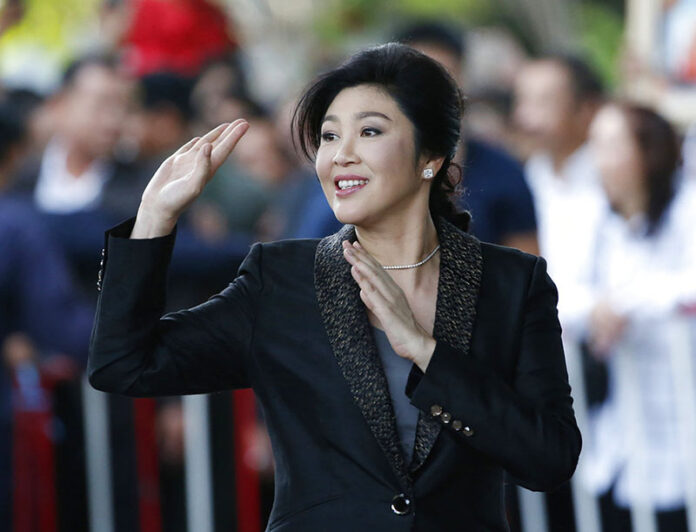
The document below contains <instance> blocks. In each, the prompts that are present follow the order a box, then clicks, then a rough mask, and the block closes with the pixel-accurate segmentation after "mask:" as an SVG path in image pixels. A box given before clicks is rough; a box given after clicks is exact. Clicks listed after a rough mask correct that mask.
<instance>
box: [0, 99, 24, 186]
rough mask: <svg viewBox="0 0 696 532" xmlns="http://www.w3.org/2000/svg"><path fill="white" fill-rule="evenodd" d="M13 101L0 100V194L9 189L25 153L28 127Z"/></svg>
mask: <svg viewBox="0 0 696 532" xmlns="http://www.w3.org/2000/svg"><path fill="white" fill-rule="evenodd" d="M22 118H23V115H22V114H21V113H20V112H18V110H17V108H16V107H15V106H14V105H13V104H12V102H11V101H7V100H5V101H0V194H2V193H3V192H4V191H5V189H7V188H8V187H9V185H10V182H11V180H12V176H13V175H14V172H15V170H16V168H17V166H18V165H19V163H20V162H21V159H22V157H23V155H24V151H25V150H24V141H25V137H26V127H25V124H24V121H23V119H22Z"/></svg>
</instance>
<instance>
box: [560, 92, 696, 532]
mask: <svg viewBox="0 0 696 532" xmlns="http://www.w3.org/2000/svg"><path fill="white" fill-rule="evenodd" d="M590 146H591V149H592V150H593V152H594V155H595V157H596V160H597V163H598V165H599V169H600V172H601V178H602V186H603V188H604V192H605V194H606V198H607V200H608V205H609V206H610V209H609V210H608V212H607V213H606V214H605V216H604V220H603V223H602V230H601V232H600V233H599V234H598V235H597V243H596V250H595V253H594V255H593V259H594V261H593V264H592V265H590V266H589V267H588V268H587V273H588V279H587V282H586V286H585V287H584V294H581V293H579V294H577V297H575V298H574V302H575V305H576V308H575V309H574V311H573V313H572V314H574V316H572V318H569V320H568V321H567V322H566V323H564V329H565V330H566V331H568V332H572V331H573V330H574V331H575V334H576V335H579V336H584V337H585V338H587V339H588V341H589V344H590V346H591V350H592V353H593V354H594V356H595V357H596V358H597V359H599V360H601V361H604V362H606V367H607V370H608V376H609V379H608V382H609V386H608V395H607V397H606V399H605V400H604V402H603V403H602V404H601V405H599V407H598V408H596V409H595V410H594V411H593V412H592V413H591V414H592V415H591V417H590V422H591V424H590V426H589V427H588V429H591V430H588V433H589V435H590V436H589V439H588V442H589V445H588V449H587V453H586V455H585V459H584V462H583V467H582V471H583V474H582V475H581V477H582V478H583V479H584V481H585V483H586V485H587V486H588V487H589V489H590V490H591V491H592V492H594V493H595V494H597V495H604V497H603V498H602V503H603V517H604V523H605V530H628V529H630V507H631V506H633V505H647V506H648V507H650V508H652V509H654V510H656V511H657V522H658V524H659V528H660V530H664V531H669V532H678V531H679V530H687V527H686V520H685V515H684V510H683V508H684V506H685V501H686V499H687V496H688V493H689V492H692V491H691V490H693V489H696V483H695V482H694V475H693V463H694V460H696V453H695V452H694V448H695V444H696V442H694V441H693V437H691V436H690V432H689V431H690V426H692V427H693V426H694V425H693V422H690V420H689V418H690V417H691V416H692V415H693V413H692V414H689V413H688V411H686V412H685V411H684V410H683V409H682V406H684V401H687V402H689V399H688V397H689V395H688V393H689V389H691V390H693V387H694V386H696V375H680V373H684V371H683V369H681V368H680V361H679V359H680V357H682V356H686V357H687V358H688V357H691V358H693V356H694V353H696V350H695V349H696V346H694V345H693V329H694V328H693V324H689V323H688V322H684V326H685V327H686V328H687V329H689V328H690V329H691V330H692V332H691V333H690V334H691V335H692V336H691V337H690V338H691V339H690V340H689V341H690V342H691V346H690V352H683V349H679V348H675V342H674V338H675V336H674V335H675V327H678V326H679V325H678V324H679V323H680V322H679V321H678V320H679V314H680V310H681V308H682V307H683V306H685V305H688V304H693V303H694V302H696V238H695V237H694V224H695V223H696V194H695V192H696V191H695V190H694V185H693V184H692V183H689V182H688V181H684V182H680V180H679V179H678V177H679V176H680V174H679V172H678V171H677V169H678V164H679V143H678V140H677V135H676V133H675V131H674V130H673V128H672V127H671V126H670V124H669V123H668V122H667V121H666V120H665V119H664V118H662V117H661V116H659V115H658V114H656V113H655V112H654V111H652V110H650V109H646V108H643V107H640V106H636V105H633V104H626V103H621V102H613V103H610V104H607V105H605V106H604V107H603V108H602V109H601V110H600V111H599V112H598V114H597V116H596V117H595V119H594V122H593V123H592V127H591V129H590ZM691 321H693V320H691ZM677 334H678V332H677ZM687 349H689V346H688V344H687ZM688 364H689V363H688V360H687V366H686V367H687V368H688V367H689V366H688ZM683 377H685V378H686V382H687V383H688V384H687V389H686V390H685V389H684V388H681V389H680V388H679V381H680V379H681V378H683ZM689 387H690V388H689ZM690 406H693V405H690ZM692 412H693V410H692ZM689 484H691V486H689ZM692 493H693V492H692Z"/></svg>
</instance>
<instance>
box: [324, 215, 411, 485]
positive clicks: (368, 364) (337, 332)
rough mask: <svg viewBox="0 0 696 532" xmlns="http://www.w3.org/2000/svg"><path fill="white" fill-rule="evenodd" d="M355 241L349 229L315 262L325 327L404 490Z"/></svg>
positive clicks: (333, 238) (405, 481)
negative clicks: (352, 252) (348, 255)
mask: <svg viewBox="0 0 696 532" xmlns="http://www.w3.org/2000/svg"><path fill="white" fill-rule="evenodd" d="M343 240H349V241H350V242H354V241H355V240H356V236H355V228H354V227H353V226H352V225H345V226H343V228H342V229H341V230H340V231H338V232H337V233H335V234H333V235H331V236H328V237H326V238H323V239H322V240H321V241H320V242H319V244H318V246H317V251H316V255H315V259H314V285H315V288H316V293H317V301H318V303H319V308H320V309H321V314H322V318H323V321H324V327H325V328H326V332H327V334H328V336H329V340H330V342H331V347H332V348H333V352H334V355H335V356H336V360H337V361H338V365H339V366H340V368H341V371H342V373H343V376H344V377H345V379H346V381H347V382H348V386H349V387H350V391H351V394H352V395H353V400H354V401H355V403H356V404H357V405H358V407H359V408H360V410H361V412H362V414H363V416H364V418H365V421H367V424H368V426H369V427H370V430H371V431H372V433H373V435H374V436H375V438H376V439H377V442H378V443H379V446H380V447H381V448H382V451H383V452H384V454H385V455H386V457H387V460H388V461H389V463H390V465H391V466H392V469H393V470H394V472H395V473H396V475H397V477H398V479H399V483H400V484H401V487H402V489H404V490H406V491H407V492H408V491H410V489H409V488H410V486H411V480H410V477H409V474H408V471H407V467H406V462H405V460H404V458H403V454H402V452H401V447H400V444H399V437H398V433H397V429H396V417H395V415H394V407H393V406H392V403H391V397H390V396H389V388H388V385H387V377H386V375H385V374H384V369H383V368H382V363H381V361H380V360H379V353H378V352H377V346H376V345H375V342H374V337H373V335H372V330H371V329H370V322H369V320H368V317H367V312H366V311H365V305H364V303H363V302H362V299H360V289H359V287H358V285H357V283H356V282H355V280H354V279H353V277H352V276H351V274H350V263H349V262H348V261H347V260H346V259H345V258H344V257H343V248H342V245H341V242H342V241H343Z"/></svg>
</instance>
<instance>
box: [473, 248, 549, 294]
mask: <svg viewBox="0 0 696 532" xmlns="http://www.w3.org/2000/svg"><path fill="white" fill-rule="evenodd" d="M481 258H482V270H483V275H482V279H481V282H482V284H484V283H488V284H492V285H495V286H498V287H504V288H505V289H506V290H510V289H514V290H522V291H527V290H528V289H529V286H530V284H531V283H532V281H533V280H534V277H536V276H542V277H548V276H547V274H546V261H545V260H544V259H543V258H542V257H538V256H536V255H532V254H530V253H525V252H524V251H520V250H518V249H514V248H510V247H506V246H500V245H497V244H490V243H487V242H481Z"/></svg>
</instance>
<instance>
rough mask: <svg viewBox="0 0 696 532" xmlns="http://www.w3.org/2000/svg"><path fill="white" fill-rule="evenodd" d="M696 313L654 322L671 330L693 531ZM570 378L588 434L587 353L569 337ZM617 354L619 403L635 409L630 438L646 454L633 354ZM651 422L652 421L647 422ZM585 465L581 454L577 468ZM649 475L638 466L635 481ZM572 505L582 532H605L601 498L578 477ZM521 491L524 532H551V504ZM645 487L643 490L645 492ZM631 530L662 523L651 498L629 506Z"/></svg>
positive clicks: (651, 531)
mask: <svg viewBox="0 0 696 532" xmlns="http://www.w3.org/2000/svg"><path fill="white" fill-rule="evenodd" d="M695 321H696V317H694V316H693V315H691V316H690V315H680V316H675V317H674V318H673V319H670V320H666V321H665V322H660V323H659V324H655V326H664V327H667V330H668V331H669V339H670V341H669V345H666V346H665V349H667V350H668V352H669V358H668V360H669V364H670V367H671V372H672V379H673V383H674V390H675V395H676V397H677V405H676V408H677V415H678V419H679V441H680V443H681V445H682V452H683V457H684V459H685V481H686V486H685V487H686V501H685V509H686V515H687V527H688V530H689V531H691V532H696V360H695V358H696V337H695V333H694V331H695V329H696V328H695V327H694V323H695ZM564 348H565V353H566V362H567V366H568V376H569V380H570V385H571V387H572V393H573V398H574V403H573V406H574V409H575V416H576V419H577V422H578V426H579V427H580V430H581V432H582V433H583V434H587V431H588V430H589V418H588V413H589V410H588V401H587V397H586V394H585V390H586V389H587V388H586V386H585V384H586V383H585V382H584V374H583V364H582V353H581V350H580V348H579V346H578V344H577V343H576V342H574V341H572V340H570V339H568V338H564ZM613 356H615V357H616V363H617V372H616V373H617V375H616V377H617V378H618V379H621V380H622V385H620V386H618V388H619V389H621V390H624V392H625V393H626V395H627V397H623V398H621V399H620V401H621V402H622V403H623V404H627V405H630V406H631V407H632V408H630V409H629V411H628V412H627V415H628V418H629V422H628V423H627V426H628V427H629V431H630V432H631V434H629V436H628V437H629V438H630V439H631V441H632V442H633V445H634V448H635V452H637V453H638V454H639V455H641V454H644V453H645V448H644V445H643V441H644V438H643V436H642V435H641V433H640V431H641V428H642V427H645V426H646V423H649V422H650V420H647V419H644V416H645V414H644V412H643V411H642V410H641V406H640V404H641V403H640V387H639V384H638V377H637V372H636V369H637V368H636V366H635V363H634V357H632V354H631V352H630V350H628V349H625V348H624V349H618V350H617V352H616V353H615V354H614V355H613ZM648 426H649V425H648ZM636 463H638V464H644V463H645V460H644V459H641V458H640V456H639V458H638V459H637V460H636ZM581 466H582V455H581V457H580V463H579V465H578V469H580V467H581ZM650 480H651V479H650V478H649V476H648V473H647V471H645V470H644V469H643V470H640V469H639V470H638V471H637V472H636V473H635V476H634V477H632V482H636V483H639V485H647V484H643V483H649V482H650ZM571 485H572V494H573V504H574V509H575V526H576V530H577V532H600V531H601V530H602V525H601V518H600V511H599V505H598V501H597V499H596V498H595V497H594V496H593V495H592V494H590V493H588V492H587V491H586V490H585V489H584V488H583V486H582V484H581V482H580V481H579V479H578V477H577V476H576V477H574V478H573V480H572V484H571ZM518 489H519V495H520V496H519V501H520V517H521V523H522V530H523V532H548V531H549V528H548V524H547V522H546V516H545V515H543V514H545V513H546V508H545V505H544V500H543V498H541V497H540V496H539V495H538V494H533V493H531V492H528V491H527V490H524V489H523V488H518ZM641 491H643V490H641ZM630 514H631V522H632V529H633V531H634V532H657V531H658V523H657V515H656V512H655V509H654V508H653V507H652V505H650V504H649V503H647V502H643V503H639V504H636V505H634V506H633V507H632V508H631V509H630Z"/></svg>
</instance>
